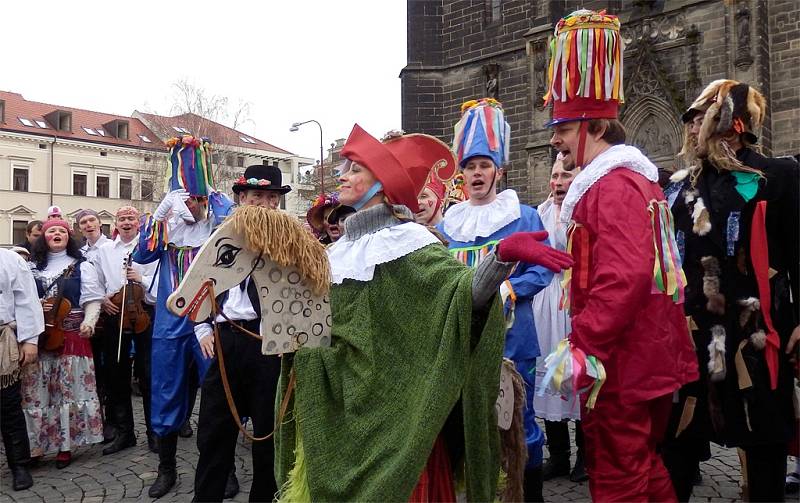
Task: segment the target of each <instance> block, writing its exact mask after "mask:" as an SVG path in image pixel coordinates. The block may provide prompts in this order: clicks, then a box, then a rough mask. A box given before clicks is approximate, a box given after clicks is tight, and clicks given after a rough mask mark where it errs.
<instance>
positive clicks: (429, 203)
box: [428, 199, 433, 208]
mask: <svg viewBox="0 0 800 503" xmlns="http://www.w3.org/2000/svg"><path fill="white" fill-rule="evenodd" d="M428 208H433V201H432V200H430V199H428Z"/></svg>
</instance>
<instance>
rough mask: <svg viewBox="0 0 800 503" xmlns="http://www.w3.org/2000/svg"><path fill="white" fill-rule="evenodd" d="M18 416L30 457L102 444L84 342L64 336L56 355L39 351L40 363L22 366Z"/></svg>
mask: <svg viewBox="0 0 800 503" xmlns="http://www.w3.org/2000/svg"><path fill="white" fill-rule="evenodd" d="M20 380H21V381H22V410H23V412H24V414H25V422H26V424H27V427H28V439H29V440H30V444H31V456H42V455H45V454H52V453H56V452H59V451H69V450H72V449H74V448H75V447H78V446H81V445H89V444H96V443H99V442H101V441H102V440H103V419H102V415H101V412H100V400H99V399H98V398H97V382H96V380H95V374H94V361H93V360H92V349H91V345H90V343H89V339H84V338H82V337H81V336H80V335H79V333H78V332H77V331H70V332H66V335H65V338H64V348H62V350H61V351H44V350H41V351H39V361H38V363H36V364H34V365H25V366H24V367H23V368H22V371H21V373H20Z"/></svg>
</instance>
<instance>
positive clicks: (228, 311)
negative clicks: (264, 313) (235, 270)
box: [217, 277, 259, 323]
mask: <svg viewBox="0 0 800 503" xmlns="http://www.w3.org/2000/svg"><path fill="white" fill-rule="evenodd" d="M246 281H247V283H245V289H244V290H242V289H241V287H239V285H237V286H235V287H233V288H231V289H230V290H228V298H227V299H225V303H224V304H222V311H223V312H224V313H225V315H226V316H227V317H228V318H229V319H231V320H234V321H251V320H255V319H256V318H258V316H259V315H258V314H256V310H255V309H254V308H253V303H252V302H250V296H249V295H247V286H246V285H247V284H249V283H250V278H249V277H248V278H247V280H246ZM224 321H226V320H225V318H224V317H223V316H222V315H221V314H218V315H217V323H222V322H224Z"/></svg>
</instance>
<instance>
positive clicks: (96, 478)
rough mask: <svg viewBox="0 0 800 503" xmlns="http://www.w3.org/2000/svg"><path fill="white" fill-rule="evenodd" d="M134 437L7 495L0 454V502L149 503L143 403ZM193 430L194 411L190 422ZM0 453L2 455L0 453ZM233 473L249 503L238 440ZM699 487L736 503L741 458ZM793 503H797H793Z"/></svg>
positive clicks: (188, 479)
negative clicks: (129, 444) (117, 448)
mask: <svg viewBox="0 0 800 503" xmlns="http://www.w3.org/2000/svg"><path fill="white" fill-rule="evenodd" d="M134 410H135V411H136V433H137V437H138V438H139V440H140V442H139V444H138V445H137V446H136V447H133V448H130V449H126V450H124V451H121V452H118V453H116V454H112V455H110V456H103V455H102V453H101V451H102V448H103V446H102V445H99V444H98V445H94V446H91V447H88V448H86V447H84V448H80V449H78V450H77V451H76V452H74V453H73V461H72V464H71V465H70V466H68V467H67V468H65V469H63V470H57V469H56V467H55V461H54V459H53V457H52V456H51V457H49V458H45V459H44V460H43V461H41V462H40V463H39V465H38V466H36V467H35V468H33V469H32V470H31V473H32V475H33V478H34V485H33V487H32V488H30V489H28V490H26V491H18V492H15V491H12V490H11V487H10V486H11V480H10V479H11V476H10V474H9V471H8V467H7V466H6V460H5V453H4V452H0V456H2V460H0V501H2V502H6V501H11V502H47V503H57V502H61V501H68V502H74V501H83V502H85V503H97V502H113V501H120V500H128V501H136V500H148V499H150V498H148V496H147V489H148V488H149V487H150V485H151V484H152V483H153V480H154V479H155V477H156V469H157V466H158V456H157V455H155V454H152V453H150V451H148V450H147V444H146V442H145V441H144V440H143V439H144V438H145V436H144V420H143V418H142V412H141V400H139V399H136V401H135V403H134ZM192 424H193V426H195V427H196V425H197V410H195V413H194V415H193V417H192ZM0 451H1V449H0ZM196 463H197V445H196V441H195V438H194V437H192V438H181V439H179V442H178V483H177V484H176V485H175V487H174V488H173V490H172V492H171V493H169V494H168V495H167V496H165V497H164V498H162V499H161V500H159V501H189V500H191V498H192V491H193V484H194V469H195V465H196ZM236 473H237V475H238V477H239V484H240V486H241V488H242V490H241V492H240V493H239V494H238V495H237V496H236V497H235V498H234V499H232V500H230V501H247V498H248V492H249V489H250V483H251V481H252V473H251V461H250V443H249V441H248V442H246V441H243V440H242V437H241V436H240V439H239V442H238V445H237V447H236ZM702 474H703V482H702V483H701V484H700V485H699V486H696V487H695V489H694V497H693V499H692V501H698V502H728V501H739V500H740V499H741V498H740V492H739V475H738V474H739V458H738V456H737V454H736V451H735V450H733V449H721V448H715V449H714V450H713V458H712V460H711V461H709V462H706V463H703V464H702ZM544 498H545V500H546V501H569V502H579V501H589V486H588V484H587V483H583V484H576V483H573V482H570V481H569V480H568V479H566V478H560V479H555V480H552V481H548V482H545V483H544ZM795 501H797V499H795Z"/></svg>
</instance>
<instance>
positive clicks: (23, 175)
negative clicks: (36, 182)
mask: <svg viewBox="0 0 800 503" xmlns="http://www.w3.org/2000/svg"><path fill="white" fill-rule="evenodd" d="M14 191H16V192H28V168H17V167H14Z"/></svg>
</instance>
